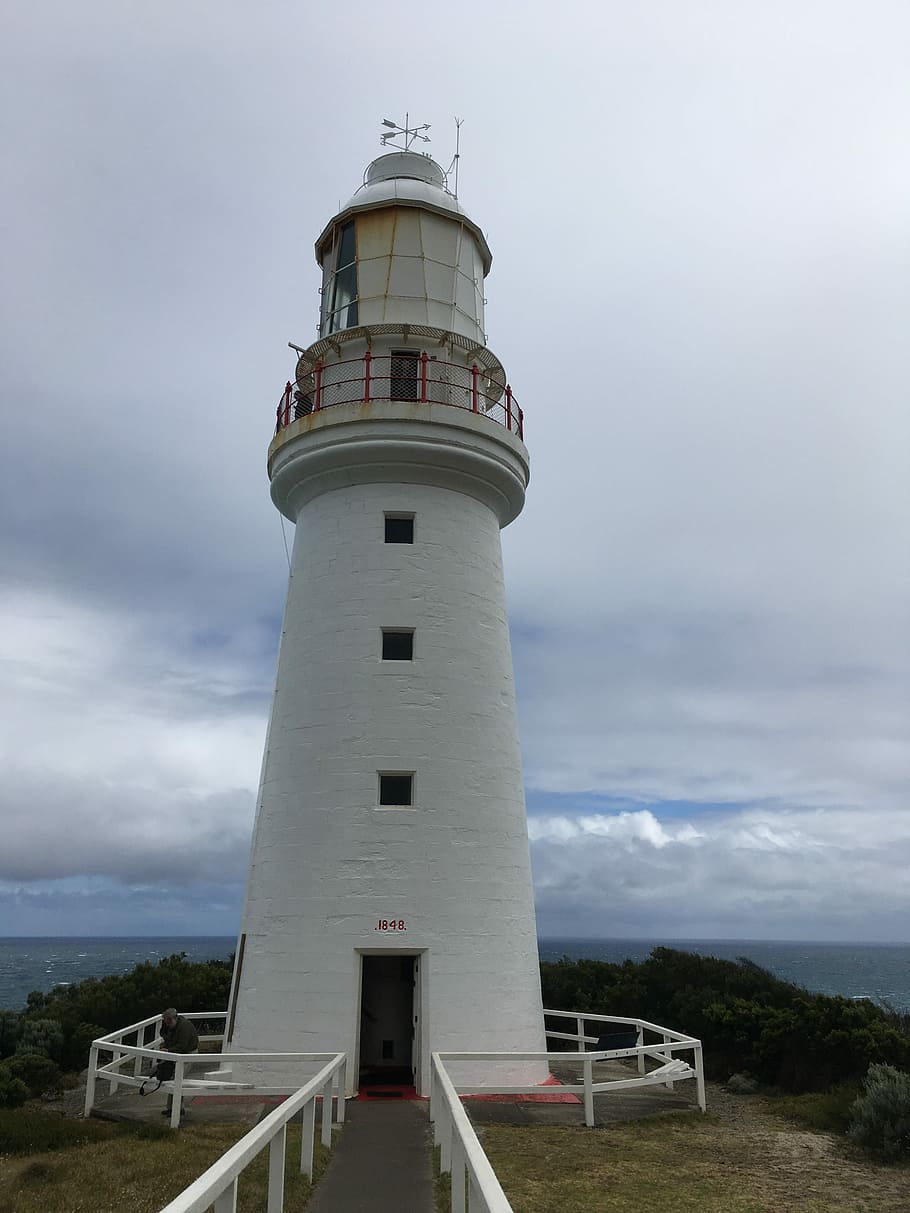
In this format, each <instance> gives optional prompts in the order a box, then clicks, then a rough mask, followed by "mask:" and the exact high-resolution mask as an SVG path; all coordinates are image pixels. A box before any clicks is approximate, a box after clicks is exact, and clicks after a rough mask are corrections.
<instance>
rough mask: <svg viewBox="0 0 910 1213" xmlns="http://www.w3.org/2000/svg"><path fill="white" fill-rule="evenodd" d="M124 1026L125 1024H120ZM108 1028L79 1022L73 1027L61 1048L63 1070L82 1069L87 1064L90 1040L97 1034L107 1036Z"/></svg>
mask: <svg viewBox="0 0 910 1213" xmlns="http://www.w3.org/2000/svg"><path fill="white" fill-rule="evenodd" d="M121 1026H122V1027H126V1025H125V1024H122V1025H121ZM109 1031H110V1029H109V1028H103V1027H102V1026H101V1024H99V1023H80V1024H77V1025H76V1027H75V1028H73V1030H72V1032H71V1033H70V1035H69V1036H68V1037H67V1040H66V1045H65V1047H64V1050H63V1068H64V1069H65V1070H84V1069H85V1067H86V1066H87V1065H88V1055H89V1050H90V1049H91V1047H92V1041H93V1040H97V1039H98V1037H99V1036H107V1034H108V1032H109Z"/></svg>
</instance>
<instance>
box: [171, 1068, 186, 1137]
mask: <svg viewBox="0 0 910 1213" xmlns="http://www.w3.org/2000/svg"><path fill="white" fill-rule="evenodd" d="M185 1065H186V1062H185V1061H184V1060H183V1058H182V1057H181V1059H180V1060H179V1061H178V1062H177V1064H176V1066H175V1067H174V1089H173V1092H172V1100H173V1102H172V1103H171V1128H172V1129H179V1128H180V1109H181V1108H182V1107H183V1068H184V1066H185Z"/></svg>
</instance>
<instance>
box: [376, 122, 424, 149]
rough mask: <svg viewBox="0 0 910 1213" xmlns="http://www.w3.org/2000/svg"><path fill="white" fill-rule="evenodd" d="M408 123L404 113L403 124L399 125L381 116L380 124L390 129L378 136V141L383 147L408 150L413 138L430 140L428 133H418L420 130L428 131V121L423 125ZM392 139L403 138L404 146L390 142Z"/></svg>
mask: <svg viewBox="0 0 910 1213" xmlns="http://www.w3.org/2000/svg"><path fill="white" fill-rule="evenodd" d="M409 123H410V115H409V114H405V116H404V126H399V125H398V123H397V122H392V120H391V119H390V118H383V120H382V125H383V126H387V127H389V128H390V129H389V130H387V131H386V133H385V134H384V135H383V136H382V137H381V138H380V140H379V142H380V143H381V144H382V146H383V147H389V146H391V147H396V148H398V150H399V151H402V152H409V151H410V150H411V144H412V143H413V142H414V140H415V139H421V140H422V141H423V142H424V143H429V142H430V136H429V135H422V134H421V133H420V132H421V131H428V130H429V129H430V124H429V122H425V123H424V124H423V126H410V125H409ZM394 139H403V140H404V146H403V147H402V145H401V144H400V143H394V142H392V141H393V140H394Z"/></svg>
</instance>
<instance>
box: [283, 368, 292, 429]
mask: <svg viewBox="0 0 910 1213" xmlns="http://www.w3.org/2000/svg"><path fill="white" fill-rule="evenodd" d="M290 423H291V381H290V379H289V380H288V381H287V385H286V386H285V389H284V424H285V425H290Z"/></svg>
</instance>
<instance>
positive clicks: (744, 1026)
mask: <svg viewBox="0 0 910 1213" xmlns="http://www.w3.org/2000/svg"><path fill="white" fill-rule="evenodd" d="M540 972H541V986H542V989H543V997H544V1006H547V1007H552V1008H553V1009H554V1010H563V1011H590V1012H598V1013H601V1014H605V1015H627V1016H635V1017H637V1018H640V1019H647V1020H650V1021H651V1022H652V1023H660V1024H665V1025H666V1026H667V1027H669V1028H675V1029H677V1030H678V1031H683V1032H687V1033H691V1035H692V1036H696V1037H698V1038H699V1039H700V1040H701V1041H702V1044H703V1045H704V1050H705V1052H704V1063H705V1071H706V1073H707V1075H708V1077H709V1078H716V1079H719V1080H721V1081H725V1080H726V1079H728V1078H729V1077H730V1075H731V1074H734V1073H736V1072H741V1071H744V1070H745V1071H748V1072H749V1073H750V1074H752V1075H753V1076H754V1077H755V1078H756V1079H757V1080H758V1081H759V1082H760V1083H761V1085H762V1086H763V1087H772V1088H776V1089H778V1090H781V1091H786V1092H794V1093H801V1092H807V1091H826V1090H828V1089H830V1088H831V1087H833V1086H834V1085H835V1084H837V1083H842V1082H850V1081H856V1082H859V1081H860V1080H861V1079H862V1077H863V1075H865V1073H866V1071H867V1070H868V1068H869V1066H870V1064H872V1063H873V1062H878V1063H887V1064H889V1065H896V1066H898V1067H901V1068H904V1069H910V1030H908V1029H910V1018H908V1017H907V1016H904V1015H901V1014H898V1013H896V1012H894V1011H892V1010H888V1009H883V1008H881V1007H879V1006H876V1005H875V1004H874V1003H872V1002H858V1001H854V1000H853V999H849V998H840V997H829V996H828V995H825V994H812V993H810V992H809V991H808V990H804V989H802V988H801V987H800V986H797V985H793V984H792V983H791V982H786V981H780V980H778V979H777V978H776V977H774V976H773V974H771V973H768V972H766V971H765V970H764V969H762V968H761V967H760V966H758V965H755V964H753V963H751V962H749V961H745V960H740V961H738V962H735V961H730V960H718V959H716V958H715V957H712V956H697V955H695V954H693V953H689V952H679V951H676V950H675V949H673V948H655V949H654V951H653V952H652V953H651V955H650V956H649V957H648V959H647V960H645V961H643V962H641V963H640V964H636V963H633V962H632V961H626V962H625V963H624V964H622V965H617V964H608V963H606V962H601V961H596V960H578V961H571V960H568V959H565V958H563V959H562V960H561V961H559V962H558V963H556V964H552V963H547V962H544V963H542V964H541V966H540Z"/></svg>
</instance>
